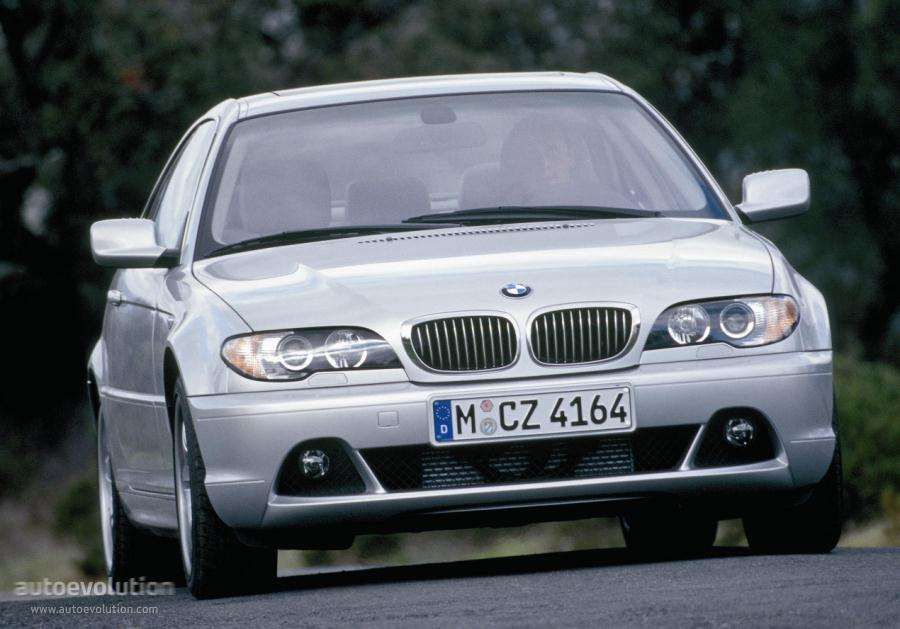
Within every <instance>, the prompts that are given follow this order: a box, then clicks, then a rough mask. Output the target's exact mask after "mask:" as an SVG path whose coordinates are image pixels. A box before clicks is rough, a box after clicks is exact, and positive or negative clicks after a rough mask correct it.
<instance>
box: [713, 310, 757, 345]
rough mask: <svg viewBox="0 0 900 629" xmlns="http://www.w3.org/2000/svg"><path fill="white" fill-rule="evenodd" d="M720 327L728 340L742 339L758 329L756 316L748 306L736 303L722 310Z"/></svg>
mask: <svg viewBox="0 0 900 629" xmlns="http://www.w3.org/2000/svg"><path fill="white" fill-rule="evenodd" d="M719 325H720V326H721V328H722V333H723V334H724V335H725V336H727V337H728V338H732V339H742V338H744V337H745V336H747V335H748V334H750V333H751V332H753V329H754V328H755V327H756V314H755V313H754V312H753V309H752V308H750V306H748V305H747V304H745V303H742V302H740V301H736V302H734V303H732V304H728V305H727V306H725V307H724V308H722V311H721V312H720V313H719Z"/></svg>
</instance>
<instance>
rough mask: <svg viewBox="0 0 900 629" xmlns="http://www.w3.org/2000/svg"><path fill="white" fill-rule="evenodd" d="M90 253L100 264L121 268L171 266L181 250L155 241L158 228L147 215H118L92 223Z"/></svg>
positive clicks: (175, 262) (175, 261)
mask: <svg viewBox="0 0 900 629" xmlns="http://www.w3.org/2000/svg"><path fill="white" fill-rule="evenodd" d="M91 253H93V255H94V261H95V262H96V263H97V264H99V265H101V266H111V267H116V268H120V269H141V268H154V267H157V268H158V267H164V268H166V267H172V266H175V265H176V264H178V252H177V251H176V250H173V249H166V248H165V247H163V246H162V245H159V244H158V243H157V242H156V228H155V225H154V223H153V221H151V220H148V219H146V218H115V219H110V220H106V221H97V222H96V223H94V224H93V225H91Z"/></svg>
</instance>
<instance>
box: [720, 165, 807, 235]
mask: <svg viewBox="0 0 900 629" xmlns="http://www.w3.org/2000/svg"><path fill="white" fill-rule="evenodd" d="M736 207H737V209H738V210H740V212H741V213H742V214H743V215H744V216H746V217H747V219H748V220H749V221H750V222H751V223H760V222H762V221H772V220H776V219H779V218H787V217H789V216H797V215H798V214H803V213H804V212H805V211H806V210H808V209H809V175H808V174H806V171H805V170H803V169H802V168H783V169H781V170H765V171H763V172H759V173H753V174H750V175H747V176H746V177H744V185H743V199H742V200H741V202H740V203H739V204H738V205H737V206H736Z"/></svg>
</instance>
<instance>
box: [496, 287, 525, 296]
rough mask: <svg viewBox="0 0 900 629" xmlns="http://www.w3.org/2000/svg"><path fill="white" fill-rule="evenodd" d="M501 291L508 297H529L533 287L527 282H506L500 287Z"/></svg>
mask: <svg viewBox="0 0 900 629" xmlns="http://www.w3.org/2000/svg"><path fill="white" fill-rule="evenodd" d="M500 293H501V294H503V295H505V296H507V297H527V296H528V295H530V294H531V287H530V286H525V284H506V285H505V286H504V287H503V288H501V289H500Z"/></svg>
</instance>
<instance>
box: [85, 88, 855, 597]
mask: <svg viewBox="0 0 900 629" xmlns="http://www.w3.org/2000/svg"><path fill="white" fill-rule="evenodd" d="M808 205H809V178H808V177H807V174H806V173H805V172H804V171H803V170H799V169H786V170H773V171H767V172H761V173H754V174H751V175H749V176H747V177H746V178H745V179H744V184H743V199H742V201H741V202H740V203H739V204H738V205H735V206H733V205H732V204H731V203H730V202H729V200H728V199H727V198H726V197H725V195H724V194H723V192H722V190H721V188H720V187H719V186H718V185H717V184H716V182H715V181H714V180H713V178H712V177H711V176H710V173H709V172H708V171H707V169H706V168H705V167H704V166H703V164H702V163H701V162H700V161H699V160H698V158H697V156H696V155H695V154H694V153H693V152H692V151H691V149H690V147H688V145H687V144H686V143H685V141H684V140H683V139H682V138H681V137H680V136H679V135H678V133H677V132H676V131H675V130H674V129H673V128H672V126H671V125H670V124H669V123H668V122H666V120H665V119H663V118H662V116H661V115H660V114H659V112H657V111H656V110H655V109H653V107H652V106H651V105H649V104H648V103H647V102H646V101H645V100H644V99H642V98H641V97H640V96H639V95H637V94H636V93H635V92H634V91H632V90H631V89H629V88H628V87H626V86H624V85H622V84H621V83H619V82H617V81H615V80H613V79H611V78H609V77H606V76H603V75H600V74H595V73H588V74H571V73H558V72H547V73H533V74H494V75H463V76H449V77H427V78H414V79H397V80H385V81H373V82H364V83H349V84H342V85H330V86H323V87H311V88H302V89H293V90H286V91H281V92H273V93H269V94H260V95H257V96H250V97H247V98H241V99H238V100H228V101H225V102H223V103H221V104H219V105H218V106H216V107H214V108H213V109H211V110H210V111H209V112H208V113H206V114H205V115H203V116H202V117H201V118H200V119H199V120H198V121H197V122H196V123H195V124H194V125H193V126H192V127H191V128H190V129H189V130H188V132H187V133H186V134H185V135H184V137H183V139H182V140H181V142H180V143H179V144H178V146H177V148H176V149H175V151H174V153H173V154H172V157H171V158H170V159H169V161H168V163H167V164H166V166H165V168H164V169H163V171H162V174H161V175H160V177H159V180H158V181H157V183H156V186H155V188H154V189H153V192H152V194H151V195H150V198H149V200H148V202H147V205H146V207H145V209H144V211H143V213H142V214H141V218H135V219H116V220H106V221H100V222H98V223H95V224H94V225H93V226H92V227H91V246H92V250H93V255H94V258H95V259H96V261H97V262H98V263H100V264H103V265H106V266H112V267H116V268H117V269H118V271H117V272H116V274H115V277H114V279H113V281H112V285H111V286H110V289H109V293H108V302H107V305H106V312H105V318H104V322H103V331H102V336H101V337H100V340H99V341H98V343H97V344H96V346H95V348H94V350H93V352H92V354H91V357H90V361H89V365H88V369H89V391H90V396H91V400H92V403H93V408H94V410H95V413H96V420H97V435H98V451H99V470H100V504H101V509H102V514H103V518H102V520H103V522H102V530H103V542H104V549H105V556H106V564H107V569H108V570H109V573H110V576H111V577H112V578H113V579H115V580H118V581H120V580H126V579H128V578H130V577H135V576H139V575H140V576H145V577H151V576H152V577H165V578H178V576H179V575H181V574H183V577H184V578H185V580H186V582H187V584H188V586H189V589H190V590H191V592H193V593H194V594H195V595H197V596H216V595H223V594H227V593H234V592H240V591H246V590H248V589H253V588H260V587H264V586H265V585H266V584H268V583H271V581H272V579H273V578H274V575H275V559H276V550H277V549H279V548H346V547H348V546H349V545H350V544H351V543H352V541H353V539H354V536H355V535H359V534H363V533H372V532H394V531H416V530H426V529H450V528H459V527H469V526H506V525H517V524H524V523H529V522H536V521H545V520H561V519H584V522H585V524H584V526H585V527H589V526H591V524H590V520H589V519H587V518H591V517H595V516H619V517H620V519H621V523H622V528H623V532H624V535H625V540H626V542H627V545H628V548H629V549H631V550H632V551H634V552H635V553H639V554H643V555H666V554H670V555H671V554H684V553H697V552H701V551H703V550H704V549H706V548H708V547H709V546H710V545H712V543H713V541H714V538H715V535H716V528H717V522H718V521H719V520H720V519H724V518H737V517H742V518H744V523H745V529H746V533H747V537H748V540H749V543H750V546H751V548H753V549H756V550H759V551H764V552H827V551H829V550H831V549H832V548H833V547H834V546H835V544H836V543H837V541H838V538H839V535H840V528H841V494H840V489H841V463H840V449H839V447H838V440H837V432H836V423H835V422H836V420H835V414H834V404H833V383H832V351H831V336H830V332H829V323H828V312H827V309H826V305H825V301H824V300H823V298H822V295H821V293H820V292H819V291H818V290H817V289H816V288H815V287H814V286H812V285H811V284H810V283H809V282H808V281H807V280H806V279H804V278H803V277H801V276H800V275H799V274H798V273H797V272H796V271H795V270H794V269H793V268H792V267H791V266H790V264H789V263H788V262H787V261H786V260H785V259H784V257H783V256H782V254H781V253H780V252H779V251H778V249H777V248H776V247H775V246H774V245H773V244H772V243H771V242H769V241H768V240H766V239H765V238H762V237H761V236H759V235H758V234H756V233H754V232H753V231H752V230H751V229H749V228H748V227H746V226H745V225H744V223H754V222H758V221H765V220H771V219H777V218H782V217H787V216H791V215H795V214H799V213H801V212H803V211H805V210H806V209H807V207H808Z"/></svg>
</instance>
